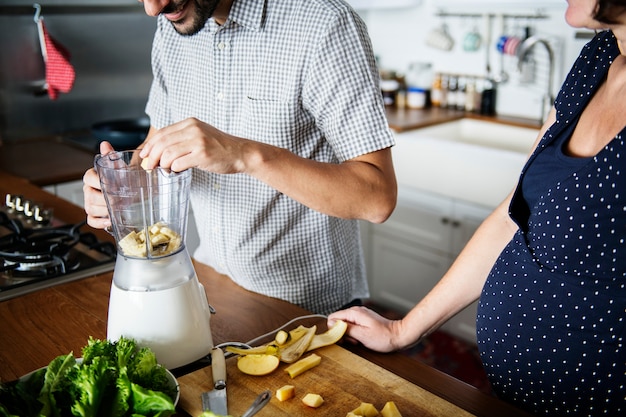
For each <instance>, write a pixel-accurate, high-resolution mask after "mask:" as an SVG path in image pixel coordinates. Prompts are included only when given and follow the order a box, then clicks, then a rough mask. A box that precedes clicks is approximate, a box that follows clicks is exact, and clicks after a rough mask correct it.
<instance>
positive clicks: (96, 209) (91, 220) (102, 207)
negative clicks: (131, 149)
mask: <svg viewBox="0 0 626 417" xmlns="http://www.w3.org/2000/svg"><path fill="white" fill-rule="evenodd" d="M113 151H114V149H113V147H112V146H111V144H110V143H109V142H101V143H100V154H101V155H106V154H108V153H109V152H113ZM83 194H84V202H85V212H86V213H87V224H89V226H91V227H93V228H95V229H104V228H106V227H109V226H111V220H110V219H109V210H108V209H107V205H106V202H105V201H104V195H103V194H102V191H101V189H100V177H99V176H98V173H97V172H96V170H95V169H94V168H90V169H89V170H87V172H85V175H84V176H83Z"/></svg>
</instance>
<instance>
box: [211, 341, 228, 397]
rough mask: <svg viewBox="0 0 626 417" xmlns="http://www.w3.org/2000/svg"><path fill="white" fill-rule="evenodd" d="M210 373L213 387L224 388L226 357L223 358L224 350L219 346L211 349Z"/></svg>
mask: <svg viewBox="0 0 626 417" xmlns="http://www.w3.org/2000/svg"><path fill="white" fill-rule="evenodd" d="M211 373H212V374H213V383H214V386H215V388H216V389H223V388H226V359H224V351H223V350H222V349H220V348H213V350H211Z"/></svg>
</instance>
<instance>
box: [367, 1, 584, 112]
mask: <svg viewBox="0 0 626 417" xmlns="http://www.w3.org/2000/svg"><path fill="white" fill-rule="evenodd" d="M415 3H417V5H413V6H405V7H399V8H375V9H367V10H361V9H358V11H359V14H360V15H361V16H362V17H363V19H364V20H365V22H366V24H367V26H368V29H369V33H370V37H371V39H372V43H373V47H374V52H375V53H376V55H377V56H378V58H379V65H380V67H381V68H382V69H390V70H396V71H398V72H401V73H403V72H405V71H406V69H407V68H408V66H409V64H410V63H411V62H413V61H425V62H431V63H432V64H433V68H434V69H435V71H442V72H450V73H463V74H469V75H485V74H486V62H487V56H488V55H489V60H490V63H491V68H492V74H494V75H499V74H500V71H501V69H504V70H505V72H506V73H507V74H508V76H509V81H508V82H506V83H503V84H500V86H499V89H498V107H497V111H498V113H499V114H507V115H514V116H522V117H529V118H539V115H540V113H541V104H540V103H541V97H542V94H543V93H544V91H545V90H546V87H547V73H548V70H547V52H546V51H545V49H543V48H542V47H541V45H538V46H537V48H536V51H535V53H536V56H537V58H538V60H541V59H543V60H544V62H542V64H543V65H538V66H537V76H536V78H535V80H536V81H535V82H534V83H532V84H525V85H523V84H521V83H520V77H519V72H518V71H517V59H516V58H514V57H512V56H505V57H504V59H503V60H502V59H501V58H502V56H501V54H500V53H499V52H498V51H497V50H496V47H495V45H496V42H497V39H498V38H499V37H500V36H501V35H502V34H503V33H505V34H511V32H515V29H516V27H517V28H519V29H520V30H521V28H522V27H523V26H526V25H530V26H531V27H532V28H533V29H534V33H535V34H537V35H544V36H546V37H548V38H549V39H550V41H551V42H553V43H554V45H555V48H556V58H557V59H556V61H557V62H556V70H555V76H554V78H553V80H554V81H553V84H554V87H553V94H555V93H556V92H557V91H558V88H559V87H560V85H561V83H562V81H563V78H564V77H565V75H566V74H567V71H568V70H569V68H570V66H571V64H572V63H573V61H574V60H575V59H576V57H577V56H578V53H579V51H580V49H581V48H582V46H583V45H584V44H585V43H586V42H587V40H585V39H575V34H576V30H574V29H573V28H571V27H569V26H568V25H567V23H566V22H565V19H564V11H565V8H566V2H565V1H563V0H548V1H544V2H541V1H538V0H530V1H525V2H521V1H516V0H508V1H507V0H500V1H495V0H474V1H472V2H470V1H468V0H463V1H461V0H423V1H422V2H421V3H420V2H419V1H415ZM481 3H482V4H481ZM529 5H530V6H529ZM440 11H444V12H447V13H449V14H453V13H468V14H500V13H504V14H507V15H511V14H522V15H536V14H537V13H539V14H542V15H544V16H547V18H545V19H510V18H506V19H501V18H498V17H497V16H494V17H493V18H492V19H491V25H490V27H491V38H492V40H491V43H490V44H489V45H484V44H485V42H483V46H482V47H481V48H480V49H479V50H478V51H476V52H465V51H464V50H463V48H462V39H463V36H464V35H465V34H466V33H467V32H468V31H469V30H470V29H471V28H472V27H474V26H477V27H478V29H479V31H480V32H481V33H482V37H483V40H484V39H485V38H486V37H487V35H488V30H487V25H486V24H485V23H486V21H487V19H486V18H483V17H481V18H470V17H456V16H447V17H441V16H439V15H438V13H439V12H440ZM442 23H446V25H447V27H448V29H449V32H450V34H451V35H452V37H453V38H454V39H455V45H454V47H453V49H452V50H451V51H449V52H448V51H441V50H438V49H434V48H432V47H430V46H428V45H426V42H425V40H426V38H427V36H428V34H429V33H430V31H431V30H432V29H434V28H435V27H438V26H440V25H441V24H442ZM505 24H506V26H507V28H506V29H505V30H504V31H503V25H505ZM507 29H508V30H507ZM585 33H587V34H588V33H589V32H588V31H585ZM487 47H488V48H489V51H488V50H487ZM487 52H489V54H488V53H487Z"/></svg>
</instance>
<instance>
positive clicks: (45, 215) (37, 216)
mask: <svg viewBox="0 0 626 417" xmlns="http://www.w3.org/2000/svg"><path fill="white" fill-rule="evenodd" d="M33 219H34V220H35V221H36V222H38V223H44V224H45V223H48V222H49V221H50V220H52V209H42V208H40V207H39V206H34V208H33Z"/></svg>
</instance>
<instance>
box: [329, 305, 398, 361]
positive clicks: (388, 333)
mask: <svg viewBox="0 0 626 417" xmlns="http://www.w3.org/2000/svg"><path fill="white" fill-rule="evenodd" d="M337 320H343V321H345V322H347V323H348V330H346V337H347V338H348V339H349V340H350V341H352V342H360V343H362V344H363V345H364V346H365V347H367V348H369V349H372V350H375V351H378V352H391V351H395V350H398V349H401V348H402V347H403V346H401V345H399V344H398V335H399V333H398V332H399V325H400V323H401V322H400V321H399V320H389V319H387V318H385V317H383V316H381V315H380V314H378V313H376V312H374V311H372V310H370V309H368V308H366V307H351V308H349V309H346V310H340V311H336V312H334V313H332V314H330V315H329V316H328V327H331V326H332V325H333V324H334V323H335V321H337Z"/></svg>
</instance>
